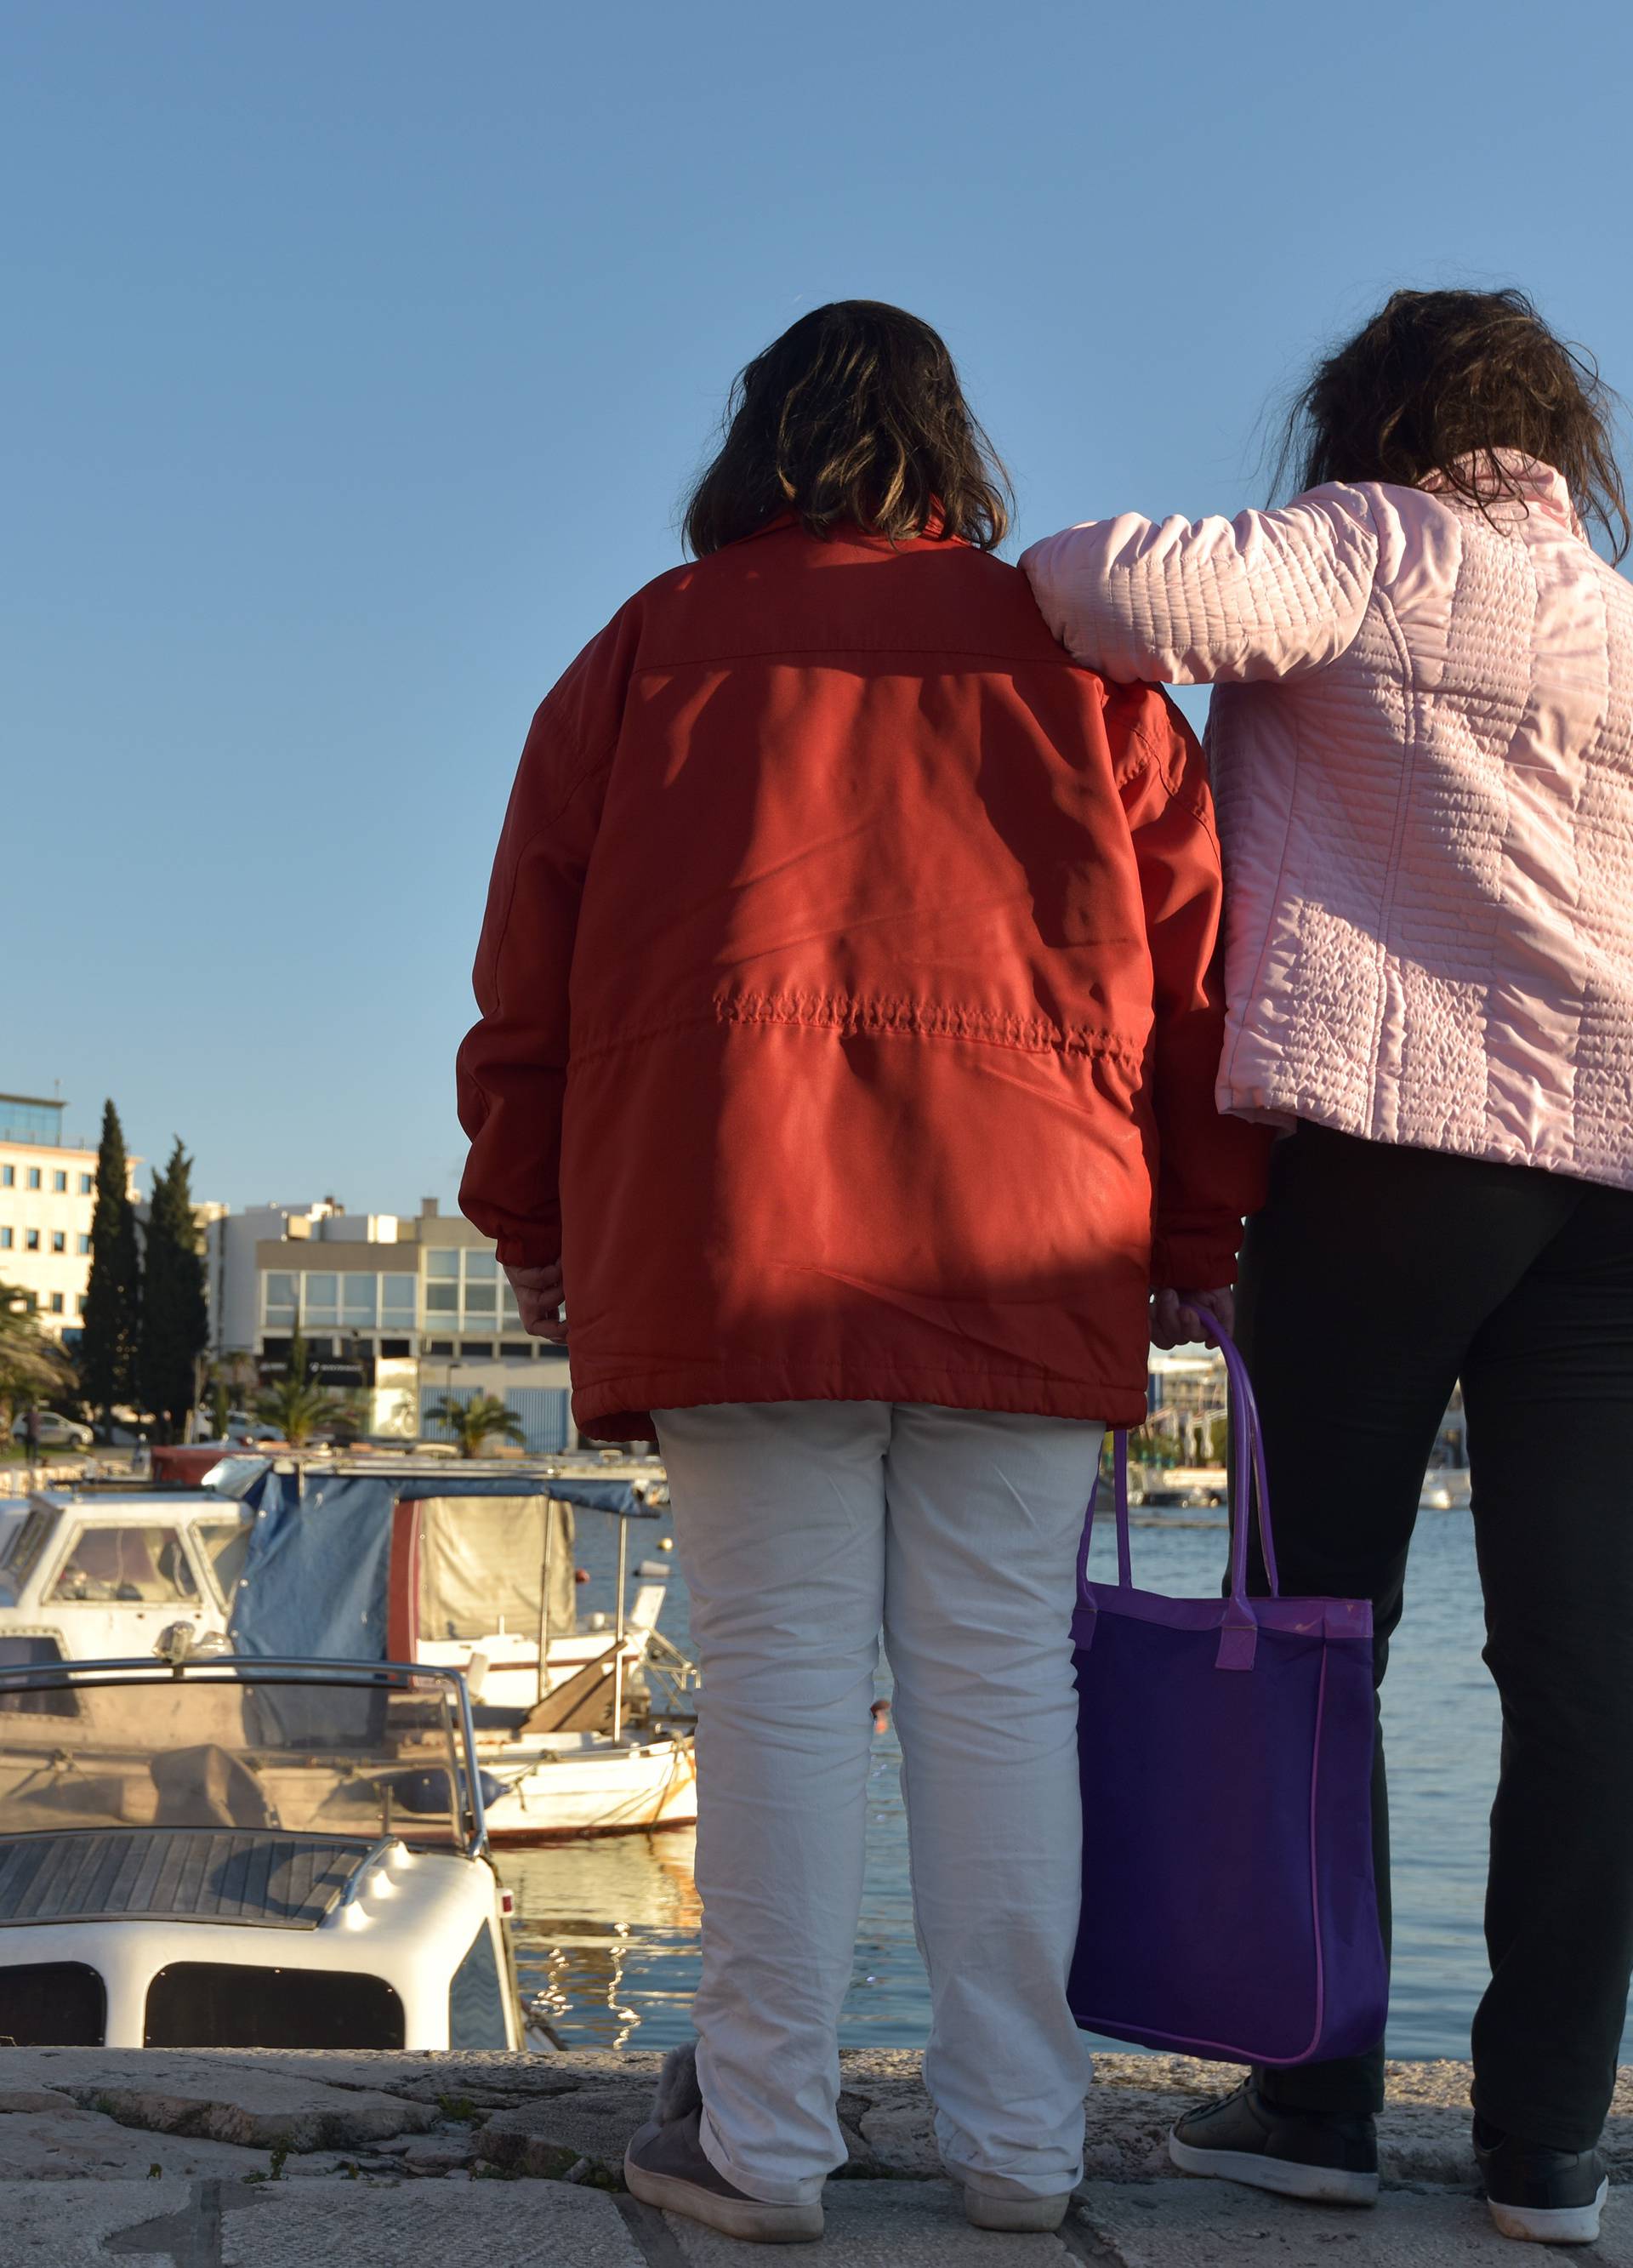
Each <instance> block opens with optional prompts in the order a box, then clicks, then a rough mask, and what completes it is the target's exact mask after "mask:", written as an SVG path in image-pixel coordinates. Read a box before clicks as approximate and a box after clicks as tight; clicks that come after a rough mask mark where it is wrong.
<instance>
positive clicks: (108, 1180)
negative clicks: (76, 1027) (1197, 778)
mask: <svg viewBox="0 0 1633 2268" xmlns="http://www.w3.org/2000/svg"><path fill="white" fill-rule="evenodd" d="M141 1322H142V1256H141V1253H140V1250H139V1249H138V1247H137V1243H136V1208H135V1207H134V1206H133V1205H132V1204H131V1202H130V1163H129V1159H128V1158H127V1156H126V1154H125V1137H124V1130H123V1129H122V1128H121V1125H120V1123H119V1113H118V1111H117V1110H115V1109H114V1105H113V1103H112V1102H111V1101H109V1102H107V1103H105V1104H104V1105H103V1109H102V1140H101V1145H100V1147H99V1150H98V1152H97V1167H96V1207H95V1210H94V1211H93V1212H92V1216H91V1277H90V1281H89V1283H88V1284H87V1285H86V1286H85V1317H84V1329H83V1332H82V1335H81V1337H80V1343H79V1361H80V1368H81V1372H82V1374H83V1376H84V1379H85V1398H86V1400H87V1401H88V1402H89V1403H91V1404H92V1408H94V1409H96V1410H100V1412H101V1414H102V1417H103V1418H104V1419H105V1420H111V1418H112V1417H113V1414H114V1403H116V1402H124V1401H127V1400H129V1398H130V1397H131V1396H132V1395H134V1393H135V1391H136V1345H137V1340H138V1337H139V1335H140V1331H141Z"/></svg>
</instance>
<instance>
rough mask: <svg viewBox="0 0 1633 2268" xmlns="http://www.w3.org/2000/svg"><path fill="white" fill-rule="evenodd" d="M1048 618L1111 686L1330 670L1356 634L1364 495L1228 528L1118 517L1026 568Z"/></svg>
mask: <svg viewBox="0 0 1633 2268" xmlns="http://www.w3.org/2000/svg"><path fill="white" fill-rule="evenodd" d="M1377 563H1378V537H1377V533H1376V530H1375V528H1374V526H1373V522H1372V513H1371V512H1370V510H1369V509H1368V506H1367V502H1366V498H1365V495H1364V494H1363V493H1362V492H1361V490H1358V489H1352V488H1324V489H1313V490H1311V491H1310V493H1309V494H1308V495H1307V496H1305V497H1299V499H1298V502H1297V503H1295V504H1289V505H1288V506H1287V507H1286V509H1285V510H1284V511H1281V512H1241V513H1239V514H1238V516H1237V518H1236V519H1199V520H1195V521H1194V522H1193V521H1187V520H1183V519H1165V520H1163V521H1162V522H1161V523H1160V524H1159V523H1158V522H1156V521H1154V520H1150V519H1141V518H1140V517H1139V516H1138V514H1137V513H1135V512H1124V513H1123V514H1122V517H1121V518H1120V519H1099V520H1089V521H1086V522H1085V524H1084V526H1082V527H1069V528H1066V529H1064V530H1063V532H1062V533H1061V534H1059V535H1051V536H1048V537H1046V538H1045V540H1044V541H1042V542H1041V543H1034V544H1033V546H1032V549H1030V550H1029V551H1027V552H1026V553H1025V554H1024V555H1023V556H1022V559H1021V565H1022V567H1023V568H1024V569H1025V570H1026V574H1027V577H1028V578H1029V579H1030V581H1031V584H1032V590H1033V597H1034V598H1035V599H1036V600H1037V602H1038V606H1039V608H1040V609H1041V613H1042V615H1043V619H1044V620H1045V622H1048V626H1049V628H1050V629H1051V630H1053V631H1054V633H1055V635H1056V637H1057V638H1058V639H1059V640H1060V642H1061V644H1063V646H1064V647H1065V648H1066V650H1067V652H1069V653H1070V654H1071V655H1072V657H1073V658H1074V659H1076V660H1078V661H1080V662H1082V663H1084V664H1085V666H1087V667H1088V668H1090V669H1097V670H1099V671H1100V674H1101V675H1102V676H1104V677H1109V678H1112V679H1113V680H1114V681H1116V682H1118V683H1119V684H1125V685H1126V684H1130V683H1133V682H1134V681H1136V680H1140V679H1145V680H1148V681H1150V680H1155V681H1159V682H1161V683H1163V684H1168V685H1234V684H1247V683H1249V682H1252V681H1255V680H1261V679H1265V678H1277V677H1298V676H1301V675H1303V674H1305V673H1306V671H1309V670H1313V669H1320V668H1321V667H1322V666H1324V665H1325V664H1326V663H1328V662H1330V661H1335V660H1336V659H1338V657H1339V655H1340V654H1342V652H1344V650H1345V649H1346V647H1347V646H1348V645H1349V644H1350V641H1351V640H1352V639H1353V637H1355V634H1356V632H1357V630H1358V629H1359V628H1360V626H1361V618H1362V616H1363V615H1365V612H1366V608H1367V602H1368V600H1370V598H1371V596H1372V578H1373V575H1374V573H1375V571H1376V568H1377Z"/></svg>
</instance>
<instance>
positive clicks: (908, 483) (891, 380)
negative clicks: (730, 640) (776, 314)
mask: <svg viewBox="0 0 1633 2268" xmlns="http://www.w3.org/2000/svg"><path fill="white" fill-rule="evenodd" d="M778 512H798V515H799V518H800V519H801V520H802V521H803V522H804V524H805V527H807V528H808V529H809V530H810V532H811V534H813V535H826V534H828V532H829V530H830V529H832V528H833V527H836V526H837V525H839V524H840V523H842V522H846V521H848V522H850V523H852V524H853V525H855V526H856V527H861V528H864V529H866V530H867V531H868V532H869V533H870V534H874V535H885V536H888V537H890V538H891V540H892V541H895V542H902V541H906V540H907V539H908V538H909V537H911V536H916V535H924V534H934V535H938V536H940V537H942V538H946V537H952V536H961V537H962V538H963V539H964V540H965V541H967V542H969V543H974V544H976V545H978V546H979V547H980V548H981V549H982V550H983V551H989V550H991V549H993V548H994V547H995V546H996V545H997V544H999V543H1001V542H1002V541H1004V535H1005V534H1007V533H1008V529H1009V524H1010V514H1011V493H1010V485H1009V475H1008V474H1007V473H1006V472H1005V471H1004V467H1003V464H1002V463H1001V462H1000V460H999V459H998V456H997V453H996V451H995V450H994V448H993V446H992V444H991V442H990V441H989V439H988V438H987V436H986V434H985V433H984V432H983V431H982V429H981V426H980V424H979V423H978V422H977V421H976V418H975V415H974V413H973V411H972V410H971V409H970V407H969V404H968V403H967V401H965V399H964V391H963V388H962V387H960V384H959V374H958V372H957V370H956V369H955V368H954V366H953V357H952V356H951V355H950V354H949V353H948V352H947V350H946V346H945V343H944V342H943V341H942V339H941V338H940V337H939V336H938V334H937V333H936V332H934V331H932V330H931V328H930V325H929V324H928V323H922V322H920V320H918V318H917V316H916V315H909V314H908V313H905V311H904V310H903V309H901V307H890V306H885V305H884V304H883V303H882V302H881V301H879V300H877V299H835V300H833V301H832V302H830V304H829V305H828V306H825V307H814V308H813V309H812V311H811V313H809V314H808V315H802V316H801V317H800V319H799V320H798V322H797V323H795V324H793V325H791V328H789V329H788V330H786V331H784V332H783V335H782V337H781V338H780V339H774V340H773V341H772V342H771V344H770V345H769V347H767V348H766V349H765V350H764V351H763V352H762V353H760V354H757V355H756V356H755V357H754V360H753V361H752V362H751V363H749V364H748V365H747V366H746V368H744V369H743V370H742V371H740V372H739V374H738V377H737V379H736V381H735V383H734V384H733V386H732V393H731V396H730V399H729V401H728V402H727V405H726V414H725V438H724V440H723V441H722V443H721V445H720V448H719V450H718V452H717V454H716V456H715V458H714V460H713V461H712V462H711V463H710V465H709V466H708V467H707V468H706V469H705V470H704V471H703V473H702V475H701V476H700V478H699V480H698V482H697V485H696V486H695V488H694V490H692V493H691V496H690V497H689V498H688V502H687V507H686V518H685V522H684V532H685V536H686V541H687V545H688V549H690V550H691V551H692V552H693V553H694V554H695V556H697V557H699V558H702V557H703V556H704V555H705V554H706V553H708V552H710V551H718V550H719V549H720V548H721V546H722V545H723V544H726V543H732V542H734V541H736V540H737V538H738V537H739V536H742V535H752V534H754V530H755V529H756V528H758V527H763V526H764V525H765V523H766V521H767V520H768V519H773V518H774V517H775V516H776V514H777V513H778Z"/></svg>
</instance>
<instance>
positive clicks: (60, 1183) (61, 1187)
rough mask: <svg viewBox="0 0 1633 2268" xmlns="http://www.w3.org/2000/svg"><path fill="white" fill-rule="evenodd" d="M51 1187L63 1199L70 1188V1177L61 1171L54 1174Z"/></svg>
mask: <svg viewBox="0 0 1633 2268" xmlns="http://www.w3.org/2000/svg"><path fill="white" fill-rule="evenodd" d="M51 1186H52V1188H53V1189H55V1191H56V1193H57V1195H58V1197H62V1196H63V1193H64V1192H65V1191H66V1189H67V1188H68V1175H66V1174H64V1173H63V1172H61V1171H58V1172H56V1173H55V1174H53V1175H52V1176H51Z"/></svg>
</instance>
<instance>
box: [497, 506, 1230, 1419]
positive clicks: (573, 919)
mask: <svg viewBox="0 0 1633 2268" xmlns="http://www.w3.org/2000/svg"><path fill="white" fill-rule="evenodd" d="M1219 898H1220V883H1219V857H1218V849H1217V842H1216V838H1215V835H1214V828H1213V815H1212V810H1211V806H1210V799H1209V793H1208V783H1207V777H1206V775H1205V772H1204V770H1203V758H1202V752H1201V750H1200V749H1199V748H1198V747H1197V745H1196V742H1195V740H1194V738H1193V737H1192V735H1191V733H1190V732H1189V731H1188V728H1187V726H1186V725H1185V724H1184V723H1183V721H1182V720H1181V718H1180V717H1179V715H1178V713H1177V712H1176V711H1174V710H1173V708H1172V707H1171V706H1170V704H1169V703H1168V702H1167V700H1166V696H1164V695H1163V694H1161V693H1160V692H1159V691H1157V690H1156V689H1154V688H1151V687H1149V686H1140V685H1136V686H1126V687H1125V686H1114V685H1107V683H1105V682H1104V681H1102V680H1101V679H1100V678H1099V677H1097V676H1094V675H1093V674H1092V673H1091V672H1089V671H1088V670H1085V669H1080V668H1078V666H1076V665H1074V664H1073V663H1072V662H1071V661H1070V659H1069V658H1068V656H1067V655H1066V654H1065V653H1064V652H1063V651H1062V649H1061V648H1060V647H1059V646H1058V645H1056V643H1055V641H1054V639H1053V638H1052V637H1050V635H1049V633H1048V630H1046V629H1045V627H1044V625H1043V622H1042V620H1041V616H1040V615H1039V614H1038V611H1037V609H1036V608H1035V606H1034V605H1033V600H1032V597H1031V594H1030V593H1029V591H1028V589H1027V586H1026V579H1025V578H1024V577H1023V576H1022V575H1021V574H1020V572H1019V570H1018V569H1016V568H1013V567H1009V566H1005V565H1004V564H1003V563H1000V562H999V561H997V560H996V559H993V558H991V557H989V556H986V555H985V554H983V553H982V552H980V551H976V550H975V549H971V548H970V547H969V546H968V545H967V544H963V543H958V542H945V541H935V540H931V539H926V540H923V541H916V542H912V543H908V544H906V545H903V546H901V548H899V549H893V548H892V546H891V545H890V544H889V543H888V542H887V541H883V540H881V539H877V538H873V537H869V536H864V535H863V534H860V533H859V532H857V531H855V530H850V531H846V532H844V533H842V534H839V535H837V536H835V537H834V538H833V539H832V540H830V541H818V540H817V539H815V538H813V537H812V536H810V535H808V534H805V531H804V530H803V528H801V527H799V526H798V523H796V522H793V521H791V520H790V521H779V522H776V523H774V524H773V525H772V526H771V527H768V528H766V529H765V530H763V531H762V532H761V534H757V535H754V536H752V537H750V538H748V539H747V541H743V542H739V543H733V544H732V545H730V546H729V547H728V548H727V549H725V550H724V551H721V552H717V553H716V554H715V555H714V556H712V557H710V558H708V559H704V560H702V561H701V562H700V563H697V564H696V565H695V566H686V567H680V568H677V569H675V570H674V571H673V573H670V574H667V575H663V576H660V577H659V578H658V580H657V581H656V582H655V583H651V584H649V585H648V586H647V588H646V589H645V590H644V591H643V592H641V593H639V594H638V595H637V596H636V598H634V599H632V600H630V601H629V605H628V606H626V607H625V608H623V609H622V612H621V613H619V614H618V615H616V616H615V617H614V620H613V621H612V622H610V623H609V624H608V626H607V629H606V630H603V631H602V633H601V635H600V637H597V638H595V639H594V640H592V643H591V644H589V645H588V646H587V647H586V648H585V651H584V652H583V653H582V654H580V655H579V657H578V659H577V661H576V662H574V664H573V665H572V666H571V668H570V670H569V671H568V672H567V674H566V675H565V676H564V677H563V679H562V681H561V682H560V683H559V684H558V685H557V686H556V687H555V690H554V691H553V692H552V693H551V694H550V696H549V697H548V699H547V700H546V702H545V703H544V705H543V707H542V708H541V710H540V711H539V713H538V715H537V717H536V718H534V720H533V731H532V733H530V734H529V736H528V740H527V745H526V748H525V749H524V751H523V754H522V761H521V769H520V770H519V773H518V776H517V780H516V785H515V790H514V792H513V793H512V795H511V806H510V812H509V814H508V816H507V818H506V820H505V823H504V835H503V836H502V837H501V840H500V844H499V853H498V858H497V864H496V865H495V868H494V873H493V883H492V888H491V892H490V894H489V902H488V915H487V921H486V925H485V927H484V929H483V932H482V945H481V949H480V952H479V954H478V956H477V961H476V975H475V984H476V997H477V1000H478V1003H479V1005H480V1006H481V1009H482V1021H481V1022H480V1023H479V1024H478V1025H477V1026H476V1027H475V1029H474V1031H472V1032H471V1033H470V1035H468V1037H467V1040H466V1042H465V1044H464V1046H463V1048H462V1049H461V1050H460V1117H461V1119H462V1121H463V1123H464V1125H465V1128H466V1130H467V1133H468V1134H469V1136H470V1138H471V1153H470V1160H469V1164H468V1166H467V1171H466V1175H465V1182H464V1186H463V1189H462V1190H461V1192H460V1203H461V1204H462V1206H463V1208H464V1210H465V1211H466V1213H467V1215H468V1216H469V1218H470V1219H472V1220H473V1221H474V1223H475V1224H476V1226H478V1227H479V1228H480V1229H482V1231H483V1232H484V1233H486V1234H488V1235H489V1236H493V1237H495V1238H497V1241H498V1248H499V1257H500V1259H501V1260H503V1261H507V1262H511V1263H518V1262H519V1263H542V1262H546V1261H550V1260H554V1259H555V1258H556V1257H557V1256H561V1258H562V1260H563V1267H564V1270H565V1274H566V1284H567V1300H568V1316H569V1321H570V1326H571V1340H572V1370H573V1380H574V1388H575V1392H574V1411H575V1415H576V1417H577V1422H578V1424H579V1425H580V1426H581V1427H582V1428H583V1429H584V1430H585V1432H587V1433H590V1434H592V1435H596V1436H599V1437H600V1438H602V1439H605V1440H629V1439H634V1438H639V1437H641V1436H644V1435H645V1434H647V1433H648V1432H650V1430H651V1426H650V1417H649V1413H650V1412H651V1410H653V1409H662V1408H666V1407H670V1406H681V1405H688V1404H694V1403H714V1402H771V1401H779V1402H780V1401H818V1400H821V1401H830V1400H831V1401H871V1400H879V1401H895V1402H931V1403H943V1404H950V1405H953V1406H955V1407H961V1408H969V1409H981V1410H1033V1411H1039V1412H1043V1413H1046V1414H1048V1415H1052V1416H1056V1417H1068V1418H1103V1419H1106V1420H1107V1421H1109V1422H1111V1423H1113V1424H1115V1425H1129V1424H1133V1423H1136V1422H1137V1421H1138V1420H1139V1418H1141V1417H1142V1416H1143V1415H1144V1407H1145V1364H1146V1348H1147V1329H1146V1324H1147V1315H1146V1293H1147V1290H1148V1287H1149V1285H1151V1283H1152V1282H1153V1281H1154V1282H1156V1283H1158V1284H1178V1285H1190V1286H1193V1287H1195V1286H1203V1285H1222V1284H1227V1283H1230V1282H1232V1280H1233V1278H1234V1273H1235V1255H1236V1249H1237V1244H1238V1241H1239V1225H1240V1220H1241V1217H1242V1215H1243V1213H1244V1212H1245V1211H1248V1210H1250V1209H1251V1208H1252V1207H1253V1206H1254V1205H1255V1204H1257V1203H1258V1201H1259V1194H1260V1178H1261V1174H1262V1157H1263V1150H1264V1143H1263V1138H1262V1137H1261V1136H1260V1135H1259V1134H1258V1132H1257V1131H1256V1130H1254V1129H1250V1128H1248V1127H1247V1126H1245V1125H1243V1124H1242V1123H1240V1122H1239V1121H1233V1120H1225V1119H1221V1118H1220V1117H1219V1116H1217V1113H1216V1111H1215V1108H1214V1103H1213V1080H1214V1075H1215V1072H1216V1070H1217V1064H1218V1058H1219V1045H1220V1034H1221V1023H1222V1018H1221V1005H1220V998H1219V988H1218V984H1217V974H1216V970H1215V967H1214V962H1215V948H1216V943H1217V931H1218V923H1219ZM1153 1190H1154V1191H1155V1195H1154V1197H1153Z"/></svg>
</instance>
